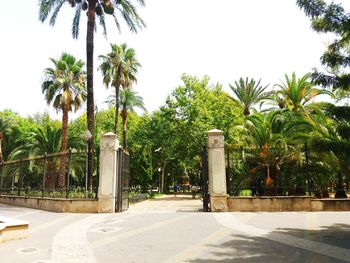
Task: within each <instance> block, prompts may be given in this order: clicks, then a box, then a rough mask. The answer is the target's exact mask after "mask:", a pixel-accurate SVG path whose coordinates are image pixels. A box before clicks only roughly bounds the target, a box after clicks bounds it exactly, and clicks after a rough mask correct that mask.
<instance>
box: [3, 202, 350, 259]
mask: <svg viewBox="0 0 350 263" xmlns="http://www.w3.org/2000/svg"><path fill="white" fill-rule="evenodd" d="M200 208H201V201H200V200H191V199H185V200H184V199H181V198H178V199H175V200H174V199H173V200H155V201H145V202H141V203H138V204H136V205H133V206H131V207H130V209H129V210H128V211H126V212H124V213H121V214H60V213H51V212H46V211H41V210H33V209H28V208H21V207H13V206H7V205H2V204H0V215H2V216H7V217H13V218H17V219H22V220H26V221H29V222H30V237H29V238H27V239H24V240H16V241H10V242H6V243H3V244H0V263H16V262H19V263H20V262H26V263H31V262H36V263H39V262H40V263H44V262H55V263H58V262H61V263H66V262H67V263H70V262H75V263H78V262H79V263H80V262H84V263H85V262H102V263H109V262H111V263H112V262H113V263H115V262H123V263H124V262H125V263H128V262H152V263H154V262H167V263H170V262H243V263H245V262H247V263H248V262H249V263H250V262H283V263H284V262H350V212H281V213H276V212H275V213H203V212H199V210H200ZM22 249H24V251H23V250H22Z"/></svg>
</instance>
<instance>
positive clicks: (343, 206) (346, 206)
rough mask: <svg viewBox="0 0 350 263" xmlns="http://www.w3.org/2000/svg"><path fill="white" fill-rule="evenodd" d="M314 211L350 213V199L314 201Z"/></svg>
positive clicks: (312, 206)
mask: <svg viewBox="0 0 350 263" xmlns="http://www.w3.org/2000/svg"><path fill="white" fill-rule="evenodd" d="M311 210H312V211H350V199H313V200H311Z"/></svg>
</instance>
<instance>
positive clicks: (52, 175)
mask: <svg viewBox="0 0 350 263" xmlns="http://www.w3.org/2000/svg"><path fill="white" fill-rule="evenodd" d="M56 168H57V167H56V163H55V161H54V160H53V161H51V162H50V161H48V162H47V168H46V175H45V185H44V189H45V190H46V191H54V190H55V182H56V172H57V171H56Z"/></svg>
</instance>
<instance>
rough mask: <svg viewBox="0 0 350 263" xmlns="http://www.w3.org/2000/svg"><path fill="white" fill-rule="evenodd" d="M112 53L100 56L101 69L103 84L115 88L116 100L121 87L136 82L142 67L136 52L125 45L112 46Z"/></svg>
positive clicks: (115, 129) (116, 130) (117, 104)
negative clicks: (139, 69)
mask: <svg viewBox="0 0 350 263" xmlns="http://www.w3.org/2000/svg"><path fill="white" fill-rule="evenodd" d="M111 49H112V51H111V52H110V53H108V54H107V55H101V56H99V58H100V59H102V63H101V65H100V69H101V71H102V75H103V83H104V84H105V85H106V87H107V88H108V86H109V85H112V86H113V87H114V88H115V98H119V90H120V86H122V87H124V88H127V87H129V86H130V85H131V83H132V82H136V74H137V71H138V68H139V67H140V66H141V65H140V63H139V62H138V61H137V59H136V53H135V50H134V49H132V48H128V46H127V45H126V44H125V43H124V44H122V45H120V46H118V45H116V44H111ZM118 109H119V99H117V100H116V103H115V122H114V133H115V134H117V135H118V115H119V110H118Z"/></svg>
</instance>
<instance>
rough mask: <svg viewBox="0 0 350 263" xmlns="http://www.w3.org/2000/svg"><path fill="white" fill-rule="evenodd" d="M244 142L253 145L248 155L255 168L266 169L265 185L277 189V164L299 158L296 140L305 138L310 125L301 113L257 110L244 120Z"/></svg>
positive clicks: (298, 159)
mask: <svg viewBox="0 0 350 263" xmlns="http://www.w3.org/2000/svg"><path fill="white" fill-rule="evenodd" d="M245 128H246V134H247V137H246V142H247V143H248V145H251V146H252V149H251V151H252V154H251V155H250V158H251V159H253V160H254V163H255V164H256V165H257V166H256V167H254V169H257V168H258V169H266V175H267V176H266V178H265V184H266V185H273V186H274V188H275V191H276V188H277V186H278V177H279V174H280V167H281V165H282V164H283V163H284V162H287V161H291V160H293V161H299V162H300V160H301V156H300V149H298V142H300V141H302V140H304V139H305V137H306V136H307V135H306V134H307V132H308V131H310V129H311V126H310V124H309V123H308V122H306V121H305V120H304V119H303V118H300V116H298V115H296V114H293V113H291V112H289V111H286V110H284V111H279V110H277V111H272V112H270V113H268V114H261V113H256V114H254V115H251V116H249V117H248V118H247V119H246V123H245Z"/></svg>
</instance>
